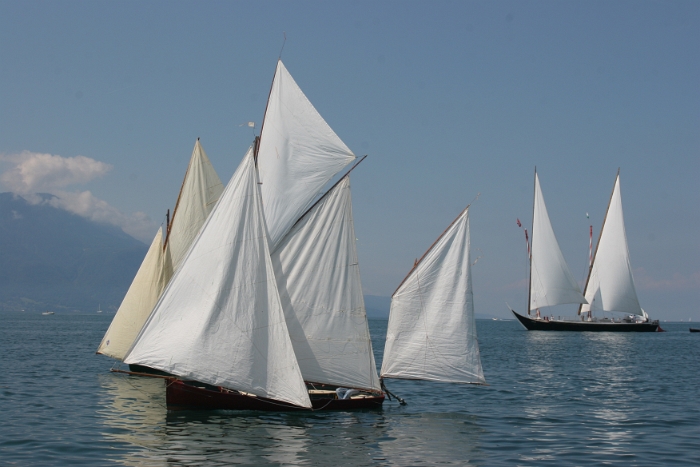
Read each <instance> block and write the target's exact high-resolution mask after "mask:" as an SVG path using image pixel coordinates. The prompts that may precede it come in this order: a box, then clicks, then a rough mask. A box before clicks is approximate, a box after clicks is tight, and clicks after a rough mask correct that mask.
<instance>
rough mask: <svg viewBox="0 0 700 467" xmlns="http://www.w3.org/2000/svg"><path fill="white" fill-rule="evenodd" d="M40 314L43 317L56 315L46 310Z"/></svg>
mask: <svg viewBox="0 0 700 467" xmlns="http://www.w3.org/2000/svg"><path fill="white" fill-rule="evenodd" d="M41 314H42V315H44V316H49V315H54V314H56V313H55V312H54V311H49V310H46V311H44V312H43V313H41Z"/></svg>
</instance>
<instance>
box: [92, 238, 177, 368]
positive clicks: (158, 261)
mask: <svg viewBox="0 0 700 467" xmlns="http://www.w3.org/2000/svg"><path fill="white" fill-rule="evenodd" d="M168 264H169V263H167V262H166V261H165V260H164V256H163V232H162V229H160V228H159V229H158V233H156V236H155V238H154V239H153V242H151V247H150V248H149V249H148V252H147V253H146V257H145V258H144V259H143V262H142V263H141V267H139V270H138V272H136V276H135V277H134V280H133V281H132V282H131V286H129V290H128V291H127V292H126V295H125V296H124V300H122V303H121V305H119V309H118V310H117V314H116V315H114V318H113V319H112V323H111V324H110V325H109V329H107V332H106V333H105V335H104V337H103V338H102V342H101V343H100V346H99V347H98V349H97V353H99V354H103V355H107V356H108V357H112V358H116V359H118V360H122V359H123V358H124V355H125V354H126V352H127V351H128V350H129V347H131V344H132V343H133V342H134V339H135V338H136V336H137V335H138V333H139V331H140V330H141V327H142V326H143V323H145V322H146V320H147V319H148V315H150V314H151V310H153V307H154V306H155V304H156V302H157V301H158V297H160V294H161V293H162V292H163V289H165V286H166V285H167V283H168V279H169V278H170V276H171V275H172V271H170V270H169V269H168Z"/></svg>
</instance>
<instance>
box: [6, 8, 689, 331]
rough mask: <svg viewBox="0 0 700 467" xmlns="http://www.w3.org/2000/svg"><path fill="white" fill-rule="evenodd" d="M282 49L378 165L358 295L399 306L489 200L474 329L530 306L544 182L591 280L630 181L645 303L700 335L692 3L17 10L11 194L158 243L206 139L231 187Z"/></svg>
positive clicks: (358, 208) (361, 237) (359, 214)
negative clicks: (452, 228) (462, 219)
mask: <svg viewBox="0 0 700 467" xmlns="http://www.w3.org/2000/svg"><path fill="white" fill-rule="evenodd" d="M285 33H286V37H287V41H286V44H285V46H284V50H283V52H282V59H283V61H284V63H285V65H286V66H287V68H288V69H289V71H290V73H291V74H292V75H293V76H294V78H295V80H296V81H297V83H298V84H299V86H300V87H301V88H302V90H303V91H304V92H305V93H306V95H307V96H308V98H309V99H310V100H311V102H312V103H313V104H314V105H315V107H316V108H317V109H318V111H319V112H320V113H321V115H323V116H324V118H325V119H326V120H327V121H328V123H329V124H330V125H331V127H333V129H334V130H335V131H336V133H337V134H338V135H339V136H340V137H341V138H342V139H343V140H344V141H345V143H346V144H347V145H348V146H349V147H350V148H351V149H352V150H353V151H354V152H355V154H357V155H363V154H368V155H369V157H368V158H367V160H366V161H365V162H363V163H362V165H361V166H360V167H358V168H357V169H356V170H355V172H353V176H352V189H353V206H354V218H355V227H356V234H357V238H358V249H359V254H360V267H361V271H362V280H363V286H364V291H365V293H366V294H373V295H385V296H388V295H390V294H391V293H393V291H394V289H395V288H396V286H397V285H398V284H399V282H400V281H401V280H402V279H403V277H404V276H405V274H406V273H407V272H408V270H409V269H410V267H411V266H412V264H413V261H414V259H415V258H417V257H420V256H421V255H422V254H423V252H424V251H425V249H426V248H428V247H429V246H430V245H431V244H432V242H433V241H434V240H435V238H436V237H437V236H438V235H439V234H440V233H441V232H442V231H443V230H444V229H445V228H446V227H447V225H448V224H449V223H450V222H451V221H452V220H453V218H454V217H455V216H456V215H457V214H459V212H460V211H461V210H462V209H463V208H464V206H466V205H467V204H468V203H469V202H471V201H472V200H473V199H474V198H475V197H476V195H477V193H481V196H480V198H479V199H478V201H477V202H476V203H475V204H474V205H473V209H472V211H471V228H472V249H473V251H474V255H475V256H478V257H480V259H479V260H478V262H477V264H476V265H475V266H474V268H473V274H474V293H475V305H476V308H477V311H478V312H481V313H489V314H493V315H496V316H502V317H506V316H507V309H506V305H505V304H506V302H508V303H510V305H512V306H513V307H515V308H516V309H518V310H520V311H524V310H525V302H526V299H527V288H526V284H527V259H526V258H527V256H526V255H527V253H526V248H525V240H524V238H523V232H522V230H521V229H519V228H518V227H517V225H516V222H515V220H516V218H520V220H521V221H522V222H523V223H524V224H525V226H526V227H528V229H529V227H530V224H531V222H532V191H533V186H532V184H533V170H534V167H535V166H537V170H538V173H539V175H540V181H541V184H542V190H543V193H544V197H545V200H546V202H547V207H548V210H549V213H550V216H551V220H552V224H553V226H554V229H555V232H556V234H557V237H558V239H559V243H560V245H561V247H562V250H563V253H564V256H565V258H566V259H567V261H568V262H569V265H570V267H571V270H572V272H573V273H574V276H575V277H576V278H577V279H578V280H580V281H581V282H583V281H584V279H585V272H586V266H587V257H588V226H589V223H591V224H592V225H593V227H594V236H597V234H598V232H599V230H600V226H601V223H602V219H603V216H604V214H605V209H606V206H607V202H608V199H609V196H610V192H611V190H612V186H613V181H614V177H615V173H616V171H617V168H618V167H620V169H621V186H622V200H623V206H624V213H625V221H626V227H627V235H628V239H629V249H630V255H631V262H632V267H633V268H634V272H635V280H636V283H637V288H638V294H639V297H640V302H641V303H642V306H643V307H644V308H645V310H646V311H647V312H648V313H649V314H650V315H651V316H652V317H654V318H660V319H684V320H687V319H688V318H693V320H694V321H698V320H700V308H699V307H698V303H700V240H699V239H700V208H699V205H700V185H699V180H698V179H699V177H700V90H699V89H700V60H699V58H700V2H697V1H687V2H686V1H663V2H648V1H630V2H627V1H614V2H612V1H601V2H596V1H586V2H571V1H559V2H542V1H517V2H505V1H490V2H470V1H457V2H437V1H430V2H428V1H426V2H405V1H400V2H377V1H369V2H356V1H353V2H298V1H295V2H232V1H226V2H184V1H179V2H164V1H150V2H135V1H134V2H129V1H121V2H94V1H86V2H72V1H62V2H33V1H26V0H22V1H8V0H4V1H2V2H0V183H1V184H2V186H1V187H0V188H1V189H2V191H14V192H18V193H23V194H25V195H27V196H29V194H30V193H34V192H51V193H56V194H58V195H59V196H60V197H61V199H62V203H63V205H62V207H63V208H65V209H69V210H71V211H73V212H77V213H80V214H82V215H85V216H88V217H92V218H94V219H97V220H102V221H104V220H109V221H111V222H114V223H117V224H119V225H121V226H123V227H124V228H125V230H127V231H128V232H130V233H132V234H134V235H136V236H138V237H139V238H141V239H142V240H144V241H146V242H150V240H151V239H152V237H153V235H154V234H155V231H156V229H157V227H158V226H159V225H160V224H161V223H162V222H163V220H164V217H165V211H166V209H168V208H170V209H172V207H173V205H174V203H175V199H176V197H177V193H178V190H179V188H180V184H181V182H182V177H183V176H184V173H185V169H186V166H187V162H188V160H189V157H190V154H191V152H192V148H193V146H194V142H195V140H196V138H197V137H201V142H202V145H203V147H204V149H205V151H206V152H207V154H208V155H209V157H210V159H211V161H212V163H213V165H214V167H215V168H216V170H217V171H218V173H219V175H220V177H221V178H222V180H224V181H228V179H229V178H230V176H231V175H232V173H233V171H234V170H235V168H236V166H237V165H238V163H239V162H240V160H241V158H242V156H243V154H244V153H245V151H246V149H247V148H248V146H249V144H250V143H251V141H252V138H253V131H252V130H251V129H250V128H247V127H246V126H240V125H241V124H243V123H245V122H248V121H255V122H256V123H257V124H258V126H259V124H260V122H261V120H262V116H263V113H264V110H265V102H266V98H267V94H268V92H269V88H270V83H271V80H272V75H273V72H274V69H275V64H276V60H277V57H278V55H279V53H280V49H281V48H282V44H283V40H284V34H285ZM587 212H588V213H589V214H590V220H588V219H587V218H586V213H587ZM569 308H570V309H571V310H573V309H575V308H574V307H569ZM569 311H570V310H569V309H565V310H563V311H562V313H566V312H569Z"/></svg>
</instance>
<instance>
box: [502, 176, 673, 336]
mask: <svg viewBox="0 0 700 467" xmlns="http://www.w3.org/2000/svg"><path fill="white" fill-rule="evenodd" d="M567 303H578V304H579V310H578V314H579V315H580V318H578V319H574V320H567V319H554V318H553V317H543V316H540V309H541V308H543V307H546V306H553V305H560V304H567ZM533 310H535V311H536V314H535V316H534V317H526V316H523V315H520V314H518V313H516V312H515V311H514V310H511V311H513V314H514V315H515V317H516V318H517V319H518V320H519V321H520V322H521V323H522V324H523V326H525V328H526V329H528V330H530V331H533V330H537V331H615V332H653V331H658V330H659V329H660V328H659V323H658V321H653V322H651V321H649V320H648V317H647V316H646V313H645V312H644V310H642V308H641V307H640V306H639V300H638V299H637V292H636V290H635V287H634V279H633V277H632V269H631V266H630V262H629V250H628V248H627V236H626V234H625V225H624V219H623V216H622V199H621V197H620V178H619V171H618V175H617V177H616V178H615V185H614V187H613V192H612V195H611V197H610V203H609V205H608V210H607V213H606V215H605V220H604V221H603V227H602V229H601V232H600V237H599V239H598V243H597V246H596V253H595V255H594V257H593V261H592V263H591V266H590V268H589V274H588V279H587V280H586V286H585V289H584V294H581V292H580V289H579V287H578V285H577V284H576V282H575V281H574V279H573V276H572V275H571V272H570V271H569V268H568V266H567V265H566V262H565V261H564V258H563V256H562V255H561V250H560V249H559V244H558V243H557V241H556V238H555V237H554V231H553V230H552V227H551V223H550V222H549V216H548V215H547V208H546V206H545V205H544V199H543V198H542V192H541V190H540V186H539V178H538V177H537V172H535V205H534V215H533V231H532V253H531V258H530V306H529V309H528V315H530V314H531V311H533ZM594 310H597V311H606V312H620V313H623V314H624V316H622V317H620V318H608V317H604V318H598V317H594V316H593V313H592V312H593V311H594ZM635 316H639V317H640V318H636V317H635Z"/></svg>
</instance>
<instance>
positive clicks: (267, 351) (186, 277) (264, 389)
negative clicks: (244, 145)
mask: <svg viewBox="0 0 700 467" xmlns="http://www.w3.org/2000/svg"><path fill="white" fill-rule="evenodd" d="M124 361H125V362H126V363H135V364H140V365H146V366H148V367H151V368H156V369H159V370H163V371H166V372H168V373H172V374H175V375H178V376H181V377H183V378H188V379H194V380H197V381H201V382H204V383H209V384H213V385H216V386H223V387H227V388H230V389H235V390H239V391H244V392H247V393H251V394H255V395H257V396H260V397H266V398H270V399H274V400H279V401H284V402H289V403H292V404H295V405H298V406H302V407H310V406H311V402H310V400H309V396H308V392H307V390H306V386H305V384H304V381H303V379H302V376H301V373H300V371H299V365H298V363H297V361H296V358H295V356H294V350H293V348H292V343H291V341H290V339H289V333H288V331H287V325H286V323H285V319H284V312H283V311H282V306H281V304H280V298H279V294H278V292H277V286H276V283H275V276H274V272H273V268H272V262H271V259H270V251H269V248H268V240H267V235H266V229H265V220H264V217H263V211H262V201H261V197H260V191H259V189H258V179H257V176H256V171H255V166H254V160H253V151H252V148H251V150H249V151H248V153H247V154H246V156H245V158H244V159H243V162H242V163H241V165H240V166H239V168H238V169H237V170H236V173H235V174H234V175H233V177H232V178H231V181H230V182H229V184H228V185H227V187H226V189H225V190H224V193H223V194H222V196H221V199H220V200H219V202H218V203H217V204H216V206H215V208H214V210H213V211H212V213H211V215H210V216H209V218H208V219H207V221H206V223H205V225H204V227H203V228H202V231H201V232H200V234H199V236H198V237H197V238H196V239H195V241H194V243H193V244H192V247H191V248H190V250H189V251H188V253H187V254H186V256H185V258H184V259H183V261H182V263H181V265H180V268H179V269H178V270H177V271H176V272H175V275H174V276H173V278H172V280H171V281H170V283H169V284H168V287H167V288H166V290H165V292H164V293H163V296H162V297H161V299H160V300H159V302H158V304H157V305H156V307H155V309H154V310H153V313H152V314H151V317H150V318H149V320H148V322H147V323H146V325H145V326H144V328H143V329H142V331H141V333H140V334H139V336H138V337H137V339H136V342H135V343H134V346H133V347H132V349H131V350H130V351H129V353H128V355H127V356H126V358H125V360H124Z"/></svg>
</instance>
